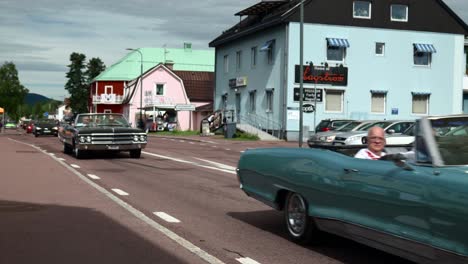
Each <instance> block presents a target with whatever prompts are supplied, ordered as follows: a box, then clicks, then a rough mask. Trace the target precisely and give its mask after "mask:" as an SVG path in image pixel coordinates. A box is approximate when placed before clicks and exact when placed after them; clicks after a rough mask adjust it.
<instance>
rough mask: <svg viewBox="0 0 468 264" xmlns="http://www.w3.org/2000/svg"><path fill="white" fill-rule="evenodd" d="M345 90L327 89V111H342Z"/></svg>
mask: <svg viewBox="0 0 468 264" xmlns="http://www.w3.org/2000/svg"><path fill="white" fill-rule="evenodd" d="M342 95H343V92H342V91H333V90H327V91H326V95H325V96H326V105H325V111H330V112H341V111H342V110H341V109H342V107H341V102H342V100H341V98H342Z"/></svg>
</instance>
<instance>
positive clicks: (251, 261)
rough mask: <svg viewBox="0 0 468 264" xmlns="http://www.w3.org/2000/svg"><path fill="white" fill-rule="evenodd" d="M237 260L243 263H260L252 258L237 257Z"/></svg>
mask: <svg viewBox="0 0 468 264" xmlns="http://www.w3.org/2000/svg"><path fill="white" fill-rule="evenodd" d="M236 260H237V261H239V262H240V263H242V264H260V262H257V261H255V260H253V259H251V258H236Z"/></svg>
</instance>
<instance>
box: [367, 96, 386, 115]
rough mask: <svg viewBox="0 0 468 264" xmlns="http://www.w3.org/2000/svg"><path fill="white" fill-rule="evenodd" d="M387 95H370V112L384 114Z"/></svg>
mask: <svg viewBox="0 0 468 264" xmlns="http://www.w3.org/2000/svg"><path fill="white" fill-rule="evenodd" d="M386 99H387V94H386V93H384V92H372V93H371V112H372V113H377V114H385V103H386Z"/></svg>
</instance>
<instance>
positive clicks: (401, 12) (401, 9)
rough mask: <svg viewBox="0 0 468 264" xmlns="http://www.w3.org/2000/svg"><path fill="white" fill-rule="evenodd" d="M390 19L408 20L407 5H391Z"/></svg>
mask: <svg viewBox="0 0 468 264" xmlns="http://www.w3.org/2000/svg"><path fill="white" fill-rule="evenodd" d="M390 19H391V21H398V22H408V6H407V5H391V6H390Z"/></svg>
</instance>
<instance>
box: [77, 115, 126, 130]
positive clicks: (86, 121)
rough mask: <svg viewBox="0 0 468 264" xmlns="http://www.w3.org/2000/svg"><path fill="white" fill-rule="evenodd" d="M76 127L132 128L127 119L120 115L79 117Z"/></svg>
mask: <svg viewBox="0 0 468 264" xmlns="http://www.w3.org/2000/svg"><path fill="white" fill-rule="evenodd" d="M75 126H76V127H100V126H119V127H130V124H129V123H128V122H127V120H126V119H125V117H123V116H122V115H120V114H89V115H83V114H81V115H79V116H78V118H77V120H76V125H75Z"/></svg>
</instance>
